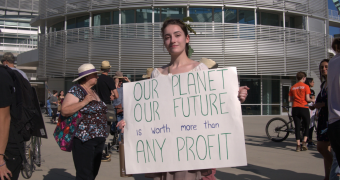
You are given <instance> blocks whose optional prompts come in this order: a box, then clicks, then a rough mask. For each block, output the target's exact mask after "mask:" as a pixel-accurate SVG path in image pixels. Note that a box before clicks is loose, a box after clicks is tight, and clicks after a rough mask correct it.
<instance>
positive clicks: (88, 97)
mask: <svg viewBox="0 0 340 180" xmlns="http://www.w3.org/2000/svg"><path fill="white" fill-rule="evenodd" d="M93 100H95V99H94V97H93V96H92V95H91V94H87V95H86V96H85V98H84V100H83V101H84V102H85V103H86V104H85V105H87V104H88V103H90V102H91V101H93Z"/></svg>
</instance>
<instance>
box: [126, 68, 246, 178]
mask: <svg viewBox="0 0 340 180" xmlns="http://www.w3.org/2000/svg"><path fill="white" fill-rule="evenodd" d="M238 90H239V87H238V80H237V72H236V68H235V67H231V68H223V69H215V70H206V71H198V72H189V73H183V74H176V75H172V76H171V75H161V76H159V77H158V78H155V79H150V80H144V81H138V82H133V83H127V84H124V119H125V121H126V123H127V125H126V127H125V136H124V137H125V139H124V141H125V142H124V144H125V162H126V171H127V173H128V174H137V173H150V172H168V171H181V170H193V169H208V168H220V167H231V166H242V165H246V164H247V162H246V152H245V143H244V132H243V123H242V114H241V106H240V102H239V100H238V98H237V95H238Z"/></svg>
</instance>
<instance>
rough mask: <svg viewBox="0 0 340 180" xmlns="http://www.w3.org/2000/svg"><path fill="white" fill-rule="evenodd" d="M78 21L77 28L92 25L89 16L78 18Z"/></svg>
mask: <svg viewBox="0 0 340 180" xmlns="http://www.w3.org/2000/svg"><path fill="white" fill-rule="evenodd" d="M76 21H77V28H82V27H89V25H90V18H89V16H81V17H77V18H76Z"/></svg>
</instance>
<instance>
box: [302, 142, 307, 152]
mask: <svg viewBox="0 0 340 180" xmlns="http://www.w3.org/2000/svg"><path fill="white" fill-rule="evenodd" d="M307 150H308V147H307V146H306V142H303V143H302V146H301V151H307Z"/></svg>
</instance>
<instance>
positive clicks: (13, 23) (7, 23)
mask: <svg viewBox="0 0 340 180" xmlns="http://www.w3.org/2000/svg"><path fill="white" fill-rule="evenodd" d="M5 25H6V26H18V22H15V21H5Z"/></svg>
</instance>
